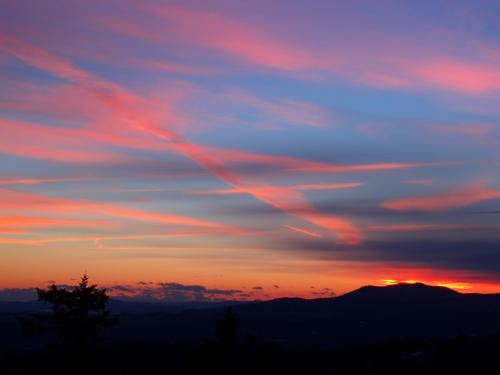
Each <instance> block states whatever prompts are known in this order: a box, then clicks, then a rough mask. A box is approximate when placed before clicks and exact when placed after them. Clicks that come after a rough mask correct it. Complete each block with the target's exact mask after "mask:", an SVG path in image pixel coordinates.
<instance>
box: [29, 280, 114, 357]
mask: <svg viewBox="0 0 500 375" xmlns="http://www.w3.org/2000/svg"><path fill="white" fill-rule="evenodd" d="M37 294H38V300H39V301H42V302H44V303H49V304H51V305H52V312H51V313H50V314H32V315H30V316H29V317H25V318H21V324H22V325H23V327H24V328H25V330H26V332H27V333H30V334H36V335H38V334H53V335H56V336H57V337H58V338H59V339H60V341H62V343H64V344H66V345H77V346H79V347H82V346H86V345H88V344H89V343H91V342H99V341H101V337H100V335H99V328H100V327H103V328H104V327H111V326H114V325H116V324H117V323H118V320H117V319H116V318H112V317H110V311H109V310H108V309H107V308H106V304H107V302H108V299H109V297H108V296H107V295H106V289H98V288H97V285H89V278H88V276H87V275H83V276H82V278H81V280H80V283H79V284H78V285H77V286H76V287H75V288H74V289H72V290H71V289H66V288H63V287H58V286H57V285H54V284H52V285H50V286H49V287H48V288H47V289H38V288H37Z"/></svg>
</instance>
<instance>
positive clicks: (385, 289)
mask: <svg viewBox="0 0 500 375" xmlns="http://www.w3.org/2000/svg"><path fill="white" fill-rule="evenodd" d="M458 294H460V293H458V292H456V291H454V290H452V289H449V288H446V287H444V286H433V285H427V284H424V283H399V284H394V285H385V286H373V285H367V286H363V287H361V288H359V289H356V290H354V291H352V292H349V293H346V294H344V295H343V296H342V297H345V298H356V297H360V298H367V297H368V298H369V297H373V298H402V297H412V298H434V297H439V296H450V295H458Z"/></svg>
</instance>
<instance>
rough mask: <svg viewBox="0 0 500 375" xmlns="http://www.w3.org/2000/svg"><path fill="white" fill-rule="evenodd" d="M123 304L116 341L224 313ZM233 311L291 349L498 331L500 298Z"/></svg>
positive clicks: (413, 298) (417, 292) (364, 292)
mask: <svg viewBox="0 0 500 375" xmlns="http://www.w3.org/2000/svg"><path fill="white" fill-rule="evenodd" d="M120 304H122V305H121V308H117V309H116V310H115V312H116V311H117V310H121V311H122V314H120V321H121V323H120V325H119V326H118V327H116V328H114V329H113V330H112V331H111V332H110V338H112V339H116V340H174V339H175V340H176V339H187V340H200V339H203V338H211V337H212V336H213V332H214V327H215V324H216V321H217V320H218V319H220V318H221V316H222V315H223V313H224V310H225V308H226V306H225V305H224V306H206V305H204V306H203V308H199V307H196V306H185V307H188V308H189V309H188V310H185V311H182V312H178V311H179V310H178V309H177V310H172V309H170V310H167V309H163V310H161V309H159V310H158V309H156V310H155V308H153V307H152V306H150V305H148V306H144V305H140V304H137V305H133V303H132V302H126V303H125V304H127V306H128V307H127V308H124V306H123V303H120V302H118V301H115V302H114V307H120ZM157 307H158V306H157ZM111 308H113V305H112V306H111ZM151 308H153V310H151ZM141 309H142V310H141ZM233 310H234V311H235V312H236V314H237V315H238V316H239V318H240V321H241V329H240V331H241V334H242V335H243V336H244V335H247V334H254V335H256V336H257V338H258V339H260V340H262V341H271V342H275V343H280V344H285V345H300V346H302V345H318V346H323V347H334V346H345V345H355V344H365V343H376V342H380V341H384V340H387V339H391V338H410V337H420V338H431V337H439V338H447V337H457V336H461V335H466V336H474V335H490V334H494V333H496V332H499V331H500V294H462V293H458V292H455V291H453V290H451V289H447V288H444V287H434V286H428V285H424V284H399V285H393V286H385V287H375V286H365V287H362V288H360V289H357V290H355V291H353V292H350V293H347V294H345V295H342V296H339V297H333V298H321V299H312V300H306V299H300V298H280V299H275V300H271V301H265V302H251V303H239V304H238V303H234V305H233ZM4 315H5V314H4ZM8 315H9V316H11V317H12V314H8ZM0 319H1V318H0ZM2 322H3V320H0V328H2ZM11 323H12V320H11Z"/></svg>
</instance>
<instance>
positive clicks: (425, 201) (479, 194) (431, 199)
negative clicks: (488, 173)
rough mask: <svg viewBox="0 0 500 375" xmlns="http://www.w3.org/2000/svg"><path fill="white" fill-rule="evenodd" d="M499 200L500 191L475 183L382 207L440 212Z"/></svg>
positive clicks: (397, 201)
mask: <svg viewBox="0 0 500 375" xmlns="http://www.w3.org/2000/svg"><path fill="white" fill-rule="evenodd" d="M499 198H500V191H499V190H494V189H490V188H488V187H486V186H484V184H482V183H473V184H469V185H465V186H461V187H458V188H456V189H453V190H451V191H448V192H443V193H439V194H435V195H430V196H422V197H416V198H405V199H396V200H392V201H387V202H383V203H382V204H381V206H382V207H384V208H388V209H390V210H395V211H430V212H439V211H447V210H450V209H454V208H459V207H465V206H470V205H472V204H475V203H478V202H482V201H485V200H492V199H499Z"/></svg>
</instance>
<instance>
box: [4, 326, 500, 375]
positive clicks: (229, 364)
mask: <svg viewBox="0 0 500 375" xmlns="http://www.w3.org/2000/svg"><path fill="white" fill-rule="evenodd" d="M0 373H1V374H4V375H14V374H16V375H17V374H53V375H59V374H61V375H62V374H108V375H114V374H124V375H125V374H141V375H146V374H155V375H156V374H243V375H246V374H248V375H250V374H273V375H274V374H297V375H298V374H304V375H305V374H332V375H335V374H337V375H338V374H342V375H357V374H366V375H371V374H373V375H375V374H377V375H391V374H405V375H406V374H408V375H412V374H415V375H417V374H418V375H433V374H436V375H443V374H498V373H500V336H492V337H482V338H478V337H476V338H465V337H463V338H456V339H453V340H404V341H401V340H392V341H389V342H386V343H383V344H379V345H371V346H356V347H349V348H342V349H330V350H321V349H317V348H286V347H281V346H276V345H265V344H259V343H251V342H242V343H240V344H238V345H237V346H235V347H233V348H224V347H221V346H220V345H218V344H217V343H216V342H215V341H207V342H205V343H202V344H192V343H186V342H178V343H169V342H135V343H128V344H108V345H101V346H98V347H94V348H92V349H90V350H88V351H78V352H76V353H68V352H67V351H64V350H52V351H50V350H44V351H41V352H37V353H32V354H23V355H18V356H16V355H9V356H7V357H3V358H0Z"/></svg>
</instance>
